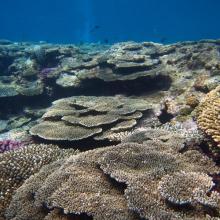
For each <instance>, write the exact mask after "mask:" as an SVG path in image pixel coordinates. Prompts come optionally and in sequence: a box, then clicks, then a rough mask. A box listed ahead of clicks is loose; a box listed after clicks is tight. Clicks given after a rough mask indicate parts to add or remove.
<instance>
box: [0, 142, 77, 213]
mask: <svg viewBox="0 0 220 220" xmlns="http://www.w3.org/2000/svg"><path fill="white" fill-rule="evenodd" d="M75 153H77V151H75V150H72V149H70V150H64V149H60V148H58V147H57V146H55V145H44V144H40V145H35V144H31V145H27V146H23V147H22V148H19V149H16V150H12V151H8V152H4V153H2V154H0V170H1V177H0V213H2V212H4V209H5V208H6V207H7V206H8V204H9V203H10V200H11V197H12V194H13V192H14V191H15V190H16V189H17V188H18V187H19V186H21V185H22V183H23V182H24V181H25V180H26V179H27V178H29V177H30V176H31V175H33V174H35V173H36V172H38V171H39V170H40V168H41V167H42V166H43V165H45V164H48V163H51V162H53V161H56V160H59V159H61V158H64V157H65V156H68V155H72V154H75Z"/></svg>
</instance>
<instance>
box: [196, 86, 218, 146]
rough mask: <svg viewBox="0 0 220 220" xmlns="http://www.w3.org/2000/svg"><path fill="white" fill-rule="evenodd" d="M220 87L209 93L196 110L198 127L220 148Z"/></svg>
mask: <svg viewBox="0 0 220 220" xmlns="http://www.w3.org/2000/svg"><path fill="white" fill-rule="evenodd" d="M219 114H220V86H218V87H216V89H214V90H212V91H211V92H209V93H208V94H207V95H206V96H205V98H204V99H203V100H202V102H201V103H200V105H199V106H198V109H197V122H198V125H199V127H200V128H201V129H202V130H203V131H204V132H205V133H206V134H207V135H209V136H211V137H212V139H213V140H214V141H215V142H216V143H217V145H218V147H220V119H219Z"/></svg>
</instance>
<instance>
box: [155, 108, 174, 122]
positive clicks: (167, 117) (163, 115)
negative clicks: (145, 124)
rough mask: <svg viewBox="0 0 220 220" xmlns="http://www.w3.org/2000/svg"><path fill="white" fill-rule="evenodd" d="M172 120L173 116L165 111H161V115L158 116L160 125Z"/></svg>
mask: <svg viewBox="0 0 220 220" xmlns="http://www.w3.org/2000/svg"><path fill="white" fill-rule="evenodd" d="M172 118H174V116H173V115H172V114H170V113H168V112H167V109H162V110H161V114H160V115H159V116H158V119H159V121H160V122H161V123H162V124H165V123H167V122H170V121H171V119H172Z"/></svg>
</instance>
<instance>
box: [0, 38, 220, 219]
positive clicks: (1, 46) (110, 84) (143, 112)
mask: <svg viewBox="0 0 220 220" xmlns="http://www.w3.org/2000/svg"><path fill="white" fill-rule="evenodd" d="M219 51H220V41H219V40H204V41H198V42H181V43H176V44H171V45H162V44H157V43H152V42H141V43H135V42H123V43H118V44H114V45H101V44H88V45H87V44H85V45H78V46H75V45H53V44H48V43H39V44H32V43H20V44H18V43H12V42H9V41H1V40H0V59H1V61H0V73H1V74H0V75H1V76H0V105H1V111H0V140H1V141H0V153H1V154H0V170H1V177H0V212H1V215H0V218H1V217H3V215H4V214H5V215H4V217H5V218H6V219H8V220H9V219H13V220H19V219H20V220H21V219H23V220H24V219H26V220H39V219H45V220H50V219H57V220H58V219H63V220H71V219H97V220H105V219H108V220H111V219H120V220H123V219H125V220H129V219H149V220H154V219H172V220H173V219H187V220H190V219H219V217H220V203H219V198H220V195H219V192H220V190H219V189H220V187H219V185H220V181H219V180H218V179H219V172H220V168H219V166H218V164H217V165H216V164H215V163H214V162H213V161H212V159H211V156H212V155H210V154H209V152H207V151H208V150H207V149H205V148H206V145H207V143H206V139H205V138H206V136H205V134H206V135H207V136H208V137H211V138H212V140H214V142H209V143H208V144H210V145H211V147H213V146H215V144H216V145H218V147H219V146H220V133H219V131H220V128H219V122H220V121H219V109H220V108H219V106H220V105H219V103H220V102H219V100H220V98H219V94H220V87H219V82H220V75H219V73H220V59H219ZM66 97H67V98H66ZM54 100H56V101H54ZM51 103H52V104H51ZM48 107H49V108H48ZM195 116H196V117H195ZM194 118H195V119H196V121H194ZM196 122H197V123H198V125H197V124H196ZM198 127H199V128H200V129H201V130H202V131H203V132H204V133H203V132H201V131H200V130H199V129H198ZM25 140H27V142H24V141H25ZM30 140H31V141H35V144H30V143H29V141H30ZM204 140H205V141H204ZM31 141H30V142H31ZM41 142H44V143H56V144H59V145H60V147H62V148H71V147H72V142H74V147H76V146H77V147H80V148H81V149H83V150H84V151H85V152H82V153H79V154H78V152H76V151H75V150H73V149H72V150H71V149H60V148H58V147H57V146H55V145H45V144H36V143H41ZM31 143H33V142H31ZM214 143H215V144H214ZM113 144H118V145H115V146H108V145H113ZM21 146H22V147H21ZM103 146H108V147H105V148H103ZM88 148H89V149H93V148H96V149H93V150H88ZM14 149H16V150H14ZM86 150H88V151H86ZM205 153H206V154H207V155H208V156H209V157H207V156H205ZM75 154H77V155H75ZM219 155H220V154H219ZM213 158H214V157H213ZM214 159H216V158H214ZM216 161H217V160H216ZM217 162H218V161H217ZM9 203H10V205H9ZM6 209H7V211H6V213H5V210H6Z"/></svg>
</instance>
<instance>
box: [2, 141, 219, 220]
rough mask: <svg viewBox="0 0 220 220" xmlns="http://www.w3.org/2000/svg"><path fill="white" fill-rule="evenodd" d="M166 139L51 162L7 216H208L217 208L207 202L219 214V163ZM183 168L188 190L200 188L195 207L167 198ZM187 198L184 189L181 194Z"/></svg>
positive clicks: (15, 199)
mask: <svg viewBox="0 0 220 220" xmlns="http://www.w3.org/2000/svg"><path fill="white" fill-rule="evenodd" d="M170 138H172V137H170ZM174 139H175V138H174ZM163 143H164V142H163V141H160V140H158V141H156V140H155V141H153V140H148V141H146V142H145V144H137V143H124V144H119V145H116V146H110V147H105V148H98V149H94V150H90V151H87V152H83V153H79V154H77V155H73V156H70V157H69V158H68V159H67V158H66V159H62V160H61V161H60V162H59V161H57V162H55V163H54V164H49V165H48V166H45V167H43V168H42V169H41V171H40V172H39V173H37V174H35V175H34V176H32V177H30V178H29V179H28V180H27V181H26V182H25V183H24V184H23V185H22V186H21V187H20V188H19V189H18V190H17V192H16V194H15V195H14V196H13V199H12V202H11V204H10V206H9V208H8V209H7V214H6V216H7V219H14V220H15V219H33V220H35V219H37V217H38V219H47V218H48V215H52V213H53V215H56V213H59V215H62V216H68V215H74V214H77V215H80V214H83V213H84V214H85V213H86V214H87V215H89V216H92V217H93V219H95V220H101V219H103V220H105V219H106V220H107V219H108V220H111V219H120V220H123V219H124V220H127V219H139V218H140V217H142V218H146V219H151V220H153V219H190V217H191V218H192V219H195V218H198V219H206V216H209V214H210V215H211V214H212V212H211V213H210V212H209V211H207V207H209V209H211V210H212V209H213V208H215V211H216V212H217V213H218V214H219V213H220V206H219V200H218V198H217V197H216V195H218V194H217V193H215V192H212V194H213V196H211V197H209V198H208V197H207V195H206V194H205V192H207V190H209V189H210V186H212V185H213V182H212V180H211V178H209V177H208V176H207V174H209V173H215V172H219V168H218V167H216V166H215V164H214V163H213V162H212V161H211V160H210V159H208V158H207V157H205V156H203V155H202V154H200V153H199V152H198V151H196V150H188V151H186V152H185V153H179V152H178V150H177V149H178V148H177V147H175V146H174V147H173V144H165V146H164V145H163ZM169 143H174V142H173V141H170V142H169ZM58 164H62V166H59V165H58ZM183 173H184V174H185V175H186V177H187V178H188V180H189V181H192V183H191V185H192V187H191V188H190V189H188V191H187V193H190V192H191V193H192V194H193V193H194V195H195V196H194V198H196V199H195V201H193V202H192V203H190V205H191V206H192V207H193V209H190V210H189V211H188V212H186V213H184V212H182V211H181V210H182V209H184V207H181V205H180V207H179V209H178V210H176V209H174V208H173V207H172V205H169V204H168V203H167V199H166V197H165V196H164V195H165V193H161V192H165V189H167V191H168V192H169V189H170V183H168V184H166V180H167V178H168V177H167V176H170V178H173V182H174V183H178V180H179V179H181V178H182V177H181V175H182V174H183ZM203 177H204V178H205V179H207V184H205V186H204V185H202V184H197V186H196V190H194V189H195V187H193V184H194V183H195V184H196V183H197V181H198V179H199V178H203ZM124 184H125V185H124ZM181 187H183V186H182V185H181V184H180V188H181ZM162 189H163V190H162ZM177 190H178V189H177ZM191 190H192V191H191ZM201 192H202V193H201ZM214 195H215V196H214ZM181 198H182V195H181V194H177V195H176V197H175V199H176V200H181ZM216 198H217V199H216ZM170 202H171V203H172V201H170ZM189 202H190V200H189ZM205 202H206V203H205ZM201 203H202V204H205V207H202V208H201V209H199V211H198V208H197V204H201ZM213 204H214V205H213ZM173 205H175V204H173ZM216 212H215V213H216ZM39 216H40V218H39ZM138 216H139V217H138Z"/></svg>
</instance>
